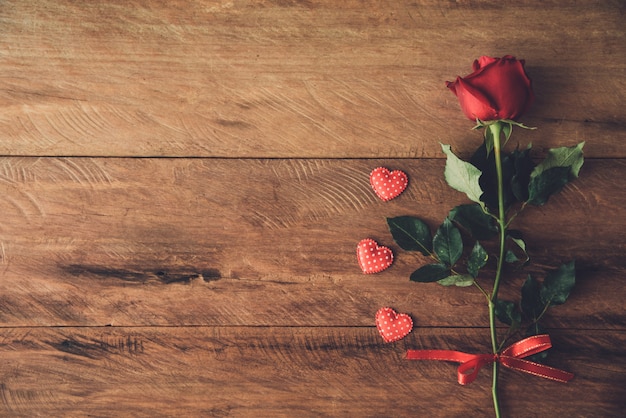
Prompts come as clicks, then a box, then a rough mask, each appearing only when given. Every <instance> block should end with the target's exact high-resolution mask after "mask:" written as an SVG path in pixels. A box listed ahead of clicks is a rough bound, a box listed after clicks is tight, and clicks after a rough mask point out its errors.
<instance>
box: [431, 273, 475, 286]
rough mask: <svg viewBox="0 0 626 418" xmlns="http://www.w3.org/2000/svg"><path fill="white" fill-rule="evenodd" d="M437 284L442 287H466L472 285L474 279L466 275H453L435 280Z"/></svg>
mask: <svg viewBox="0 0 626 418" xmlns="http://www.w3.org/2000/svg"><path fill="white" fill-rule="evenodd" d="M437 283H439V284H440V285H442V286H452V285H454V286H458V287H467V286H471V285H473V284H474V278H473V277H472V276H470V275H468V274H454V275H452V276H448V277H446V278H445V279H441V280H437Z"/></svg>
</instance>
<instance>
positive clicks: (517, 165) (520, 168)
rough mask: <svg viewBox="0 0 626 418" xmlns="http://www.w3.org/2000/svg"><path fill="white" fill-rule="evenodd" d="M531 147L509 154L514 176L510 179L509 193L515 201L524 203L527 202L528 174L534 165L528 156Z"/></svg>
mask: <svg viewBox="0 0 626 418" xmlns="http://www.w3.org/2000/svg"><path fill="white" fill-rule="evenodd" d="M530 150H531V146H530V145H529V146H528V148H526V149H525V150H524V151H519V150H517V149H516V150H515V151H513V153H512V154H511V158H512V159H513V167H514V169H515V174H513V177H512V178H511V191H512V192H513V195H514V196H515V198H516V199H517V200H519V201H520V202H525V201H527V200H528V184H529V183H530V173H532V171H533V169H534V168H535V163H534V162H533V160H532V158H531V156H530Z"/></svg>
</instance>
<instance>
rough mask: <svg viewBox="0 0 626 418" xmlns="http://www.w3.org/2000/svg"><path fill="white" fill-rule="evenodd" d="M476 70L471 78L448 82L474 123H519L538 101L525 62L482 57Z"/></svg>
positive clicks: (475, 65)
mask: <svg viewBox="0 0 626 418" xmlns="http://www.w3.org/2000/svg"><path fill="white" fill-rule="evenodd" d="M473 70H474V72H473V73H471V74H470V75H467V76H465V77H457V78H456V80H455V81H454V82H450V81H448V82H447V83H446V85H447V87H448V88H449V89H450V90H452V92H453V93H454V94H455V95H456V97H457V98H458V99H459V103H460V105H461V109H463V113H465V115H466V116H467V117H468V118H470V119H471V120H474V121H475V120H477V119H478V120H481V121H492V120H501V119H505V120H516V119H517V118H518V117H520V116H521V115H522V114H523V113H525V112H526V111H527V110H528V108H529V107H530V105H531V104H532V103H533V101H534V100H535V95H534V93H533V89H532V86H531V81H530V78H528V75H527V74H526V72H525V71H524V60H517V59H516V58H515V57H513V56H511V55H506V56H504V57H502V58H492V57H487V56H482V57H480V58H479V59H477V60H475V61H474V65H473Z"/></svg>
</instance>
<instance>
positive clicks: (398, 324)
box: [376, 308, 413, 343]
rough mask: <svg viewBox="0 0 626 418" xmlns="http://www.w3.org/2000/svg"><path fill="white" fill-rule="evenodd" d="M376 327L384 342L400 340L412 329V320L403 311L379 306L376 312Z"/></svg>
mask: <svg viewBox="0 0 626 418" xmlns="http://www.w3.org/2000/svg"><path fill="white" fill-rule="evenodd" d="M376 328H378V332H379V333H380V335H381V336H382V337H383V340H385V342H386V343H391V342H394V341H398V340H401V339H402V338H404V337H406V336H407V335H409V332H411V330H412V329H413V320H412V319H411V317H410V316H409V315H407V314H404V313H397V312H396V311H394V310H393V309H391V308H380V309H379V310H378V312H376Z"/></svg>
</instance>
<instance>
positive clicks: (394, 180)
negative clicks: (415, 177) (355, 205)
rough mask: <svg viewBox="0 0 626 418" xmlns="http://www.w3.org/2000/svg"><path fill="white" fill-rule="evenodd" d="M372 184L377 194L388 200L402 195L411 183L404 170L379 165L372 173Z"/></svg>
mask: <svg viewBox="0 0 626 418" xmlns="http://www.w3.org/2000/svg"><path fill="white" fill-rule="evenodd" d="M370 184H371V185H372V189H374V192H376V195H377V196H378V197H380V198H381V199H382V200H384V201H385V202H387V201H389V200H391V199H393V198H394V197H398V196H400V193H402V192H403V191H404V189H406V186H407V185H408V184H409V178H408V177H407V175H406V173H404V172H403V171H400V170H394V171H389V169H387V168H385V167H378V168H376V169H374V171H372V173H371V174H370Z"/></svg>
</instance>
